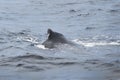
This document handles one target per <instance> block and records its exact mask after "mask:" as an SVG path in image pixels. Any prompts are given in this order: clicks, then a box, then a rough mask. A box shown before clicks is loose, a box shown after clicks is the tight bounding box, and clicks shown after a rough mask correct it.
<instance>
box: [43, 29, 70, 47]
mask: <svg viewBox="0 0 120 80" xmlns="http://www.w3.org/2000/svg"><path fill="white" fill-rule="evenodd" d="M47 34H48V35H49V36H48V39H47V40H46V41H44V42H43V43H42V45H44V46H45V47H46V48H55V47H56V45H59V44H69V43H70V42H69V41H68V40H67V39H66V38H65V37H64V35H63V34H61V33H58V32H54V31H52V30H51V29H48V31H47Z"/></svg>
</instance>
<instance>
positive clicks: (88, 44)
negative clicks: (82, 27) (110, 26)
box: [73, 39, 120, 47]
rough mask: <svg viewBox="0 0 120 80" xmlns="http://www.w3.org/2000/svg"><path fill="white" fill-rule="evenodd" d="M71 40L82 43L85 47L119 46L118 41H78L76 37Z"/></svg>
mask: <svg viewBox="0 0 120 80" xmlns="http://www.w3.org/2000/svg"><path fill="white" fill-rule="evenodd" d="M73 42H75V43H77V44H80V45H83V46H85V47H94V46H119V45H120V43H119V42H117V41H116V42H102V41H101V42H84V41H80V40H78V39H75V40H73Z"/></svg>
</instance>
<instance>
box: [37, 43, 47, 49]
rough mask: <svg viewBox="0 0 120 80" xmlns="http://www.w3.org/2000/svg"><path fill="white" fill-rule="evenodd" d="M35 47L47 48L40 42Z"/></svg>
mask: <svg viewBox="0 0 120 80" xmlns="http://www.w3.org/2000/svg"><path fill="white" fill-rule="evenodd" d="M36 47H37V48H41V49H47V48H45V46H44V45H41V44H39V45H36Z"/></svg>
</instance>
